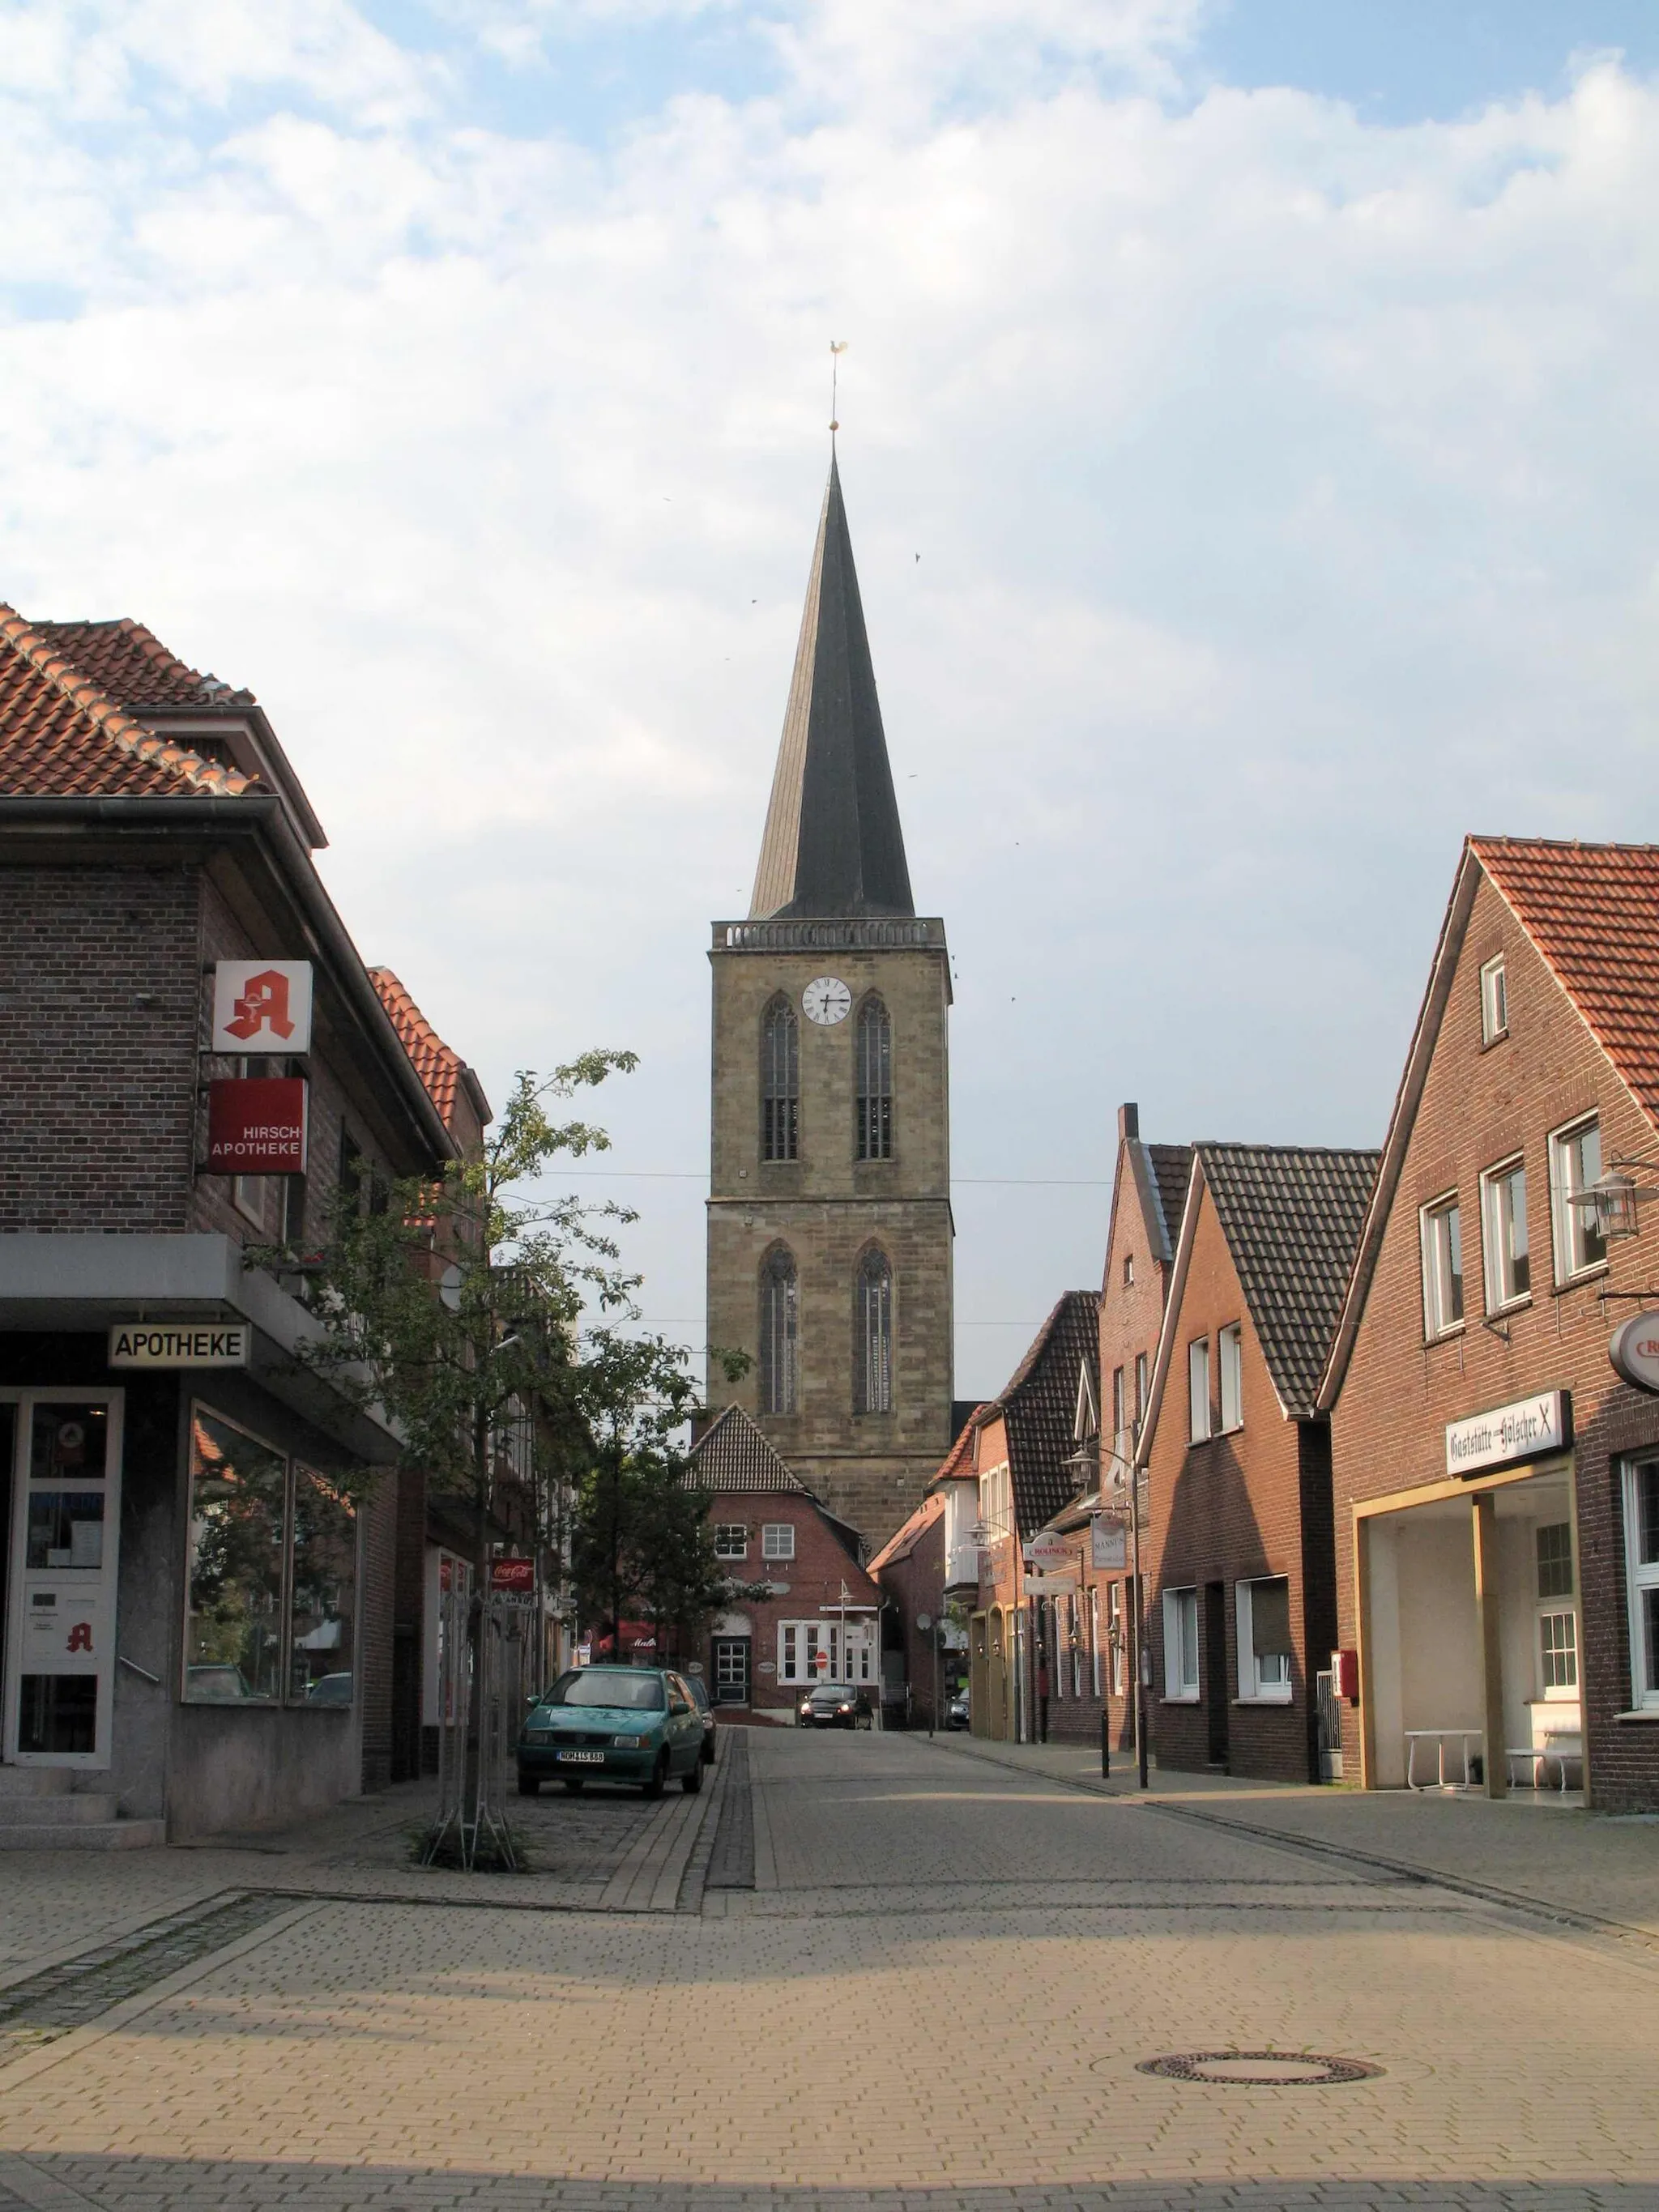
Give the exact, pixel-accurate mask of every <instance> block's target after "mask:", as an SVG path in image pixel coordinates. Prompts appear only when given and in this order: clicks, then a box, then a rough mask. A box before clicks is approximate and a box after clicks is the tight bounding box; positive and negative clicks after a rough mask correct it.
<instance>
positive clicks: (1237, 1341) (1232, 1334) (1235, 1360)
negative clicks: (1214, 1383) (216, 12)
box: [1216, 1321, 1244, 1436]
mask: <svg viewBox="0 0 1659 2212" xmlns="http://www.w3.org/2000/svg"><path fill="white" fill-rule="evenodd" d="M1216 1349H1217V1352H1218V1356H1219V1364H1220V1368H1221V1433H1222V1434H1223V1436H1225V1435H1226V1434H1227V1433H1228V1432H1229V1431H1231V1430H1233V1429H1242V1428H1243V1425H1244V1324H1243V1322H1242V1321H1235V1322H1229V1323H1228V1325H1227V1327H1226V1328H1224V1329H1223V1330H1222V1332H1221V1334H1220V1335H1219V1336H1218V1338H1217V1340H1216Z"/></svg>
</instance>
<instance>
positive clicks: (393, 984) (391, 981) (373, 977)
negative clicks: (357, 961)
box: [368, 968, 490, 1129]
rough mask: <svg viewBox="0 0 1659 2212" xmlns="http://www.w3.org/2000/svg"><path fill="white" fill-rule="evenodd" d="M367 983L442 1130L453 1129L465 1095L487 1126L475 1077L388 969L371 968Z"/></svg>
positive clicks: (485, 1103) (484, 1100)
mask: <svg viewBox="0 0 1659 2212" xmlns="http://www.w3.org/2000/svg"><path fill="white" fill-rule="evenodd" d="M368 980H369V981H370V982H371V983H373V984H374V988H375V990H376V991H377V992H378V993H379V994H380V1004H381V1005H382V1006H384V1007H385V1008H386V1012H387V1013H388V1014H390V1015H391V1017H392V1028H393V1029H395V1030H397V1032H398V1036H399V1037H400V1038H401V1040H402V1042H403V1048H404V1051H405V1052H406V1053H407V1054H409V1056H410V1060H412V1061H413V1062H414V1064H415V1073H416V1074H417V1075H418V1076H419V1077H420V1079H421V1081H422V1084H423V1085H425V1087H426V1093H427V1096H428V1098H430V1099H431V1101H432V1103H433V1104H434V1105H435V1107H436V1108H437V1109H438V1111H439V1112H440V1113H441V1115H443V1117H444V1127H446V1128H447V1129H453V1127H454V1126H455V1109H456V1106H457V1105H458V1103H459V1100H460V1097H461V1094H462V1092H463V1091H466V1092H467V1093H468V1094H469V1097H470V1102H471V1106H472V1109H473V1111H474V1112H475V1113H477V1115H478V1119H479V1120H480V1121H486V1122H487V1121H489V1118H490V1114H489V1100H488V1098H486V1097H485V1096H484V1094H483V1086H482V1085H480V1083H479V1081H478V1079H477V1076H476V1075H475V1074H474V1073H473V1072H472V1070H471V1068H470V1067H469V1066H467V1064H466V1062H465V1060H463V1059H462V1058H461V1056H460V1054H459V1053H458V1052H455V1051H453V1050H452V1049H451V1048H450V1047H449V1046H448V1045H447V1044H446V1043H445V1042H444V1041H443V1039H442V1038H441V1036H439V1035H438V1032H437V1030H435V1029H434V1028H433V1026H432V1024H431V1023H430V1022H429V1021H428V1019H427V1018H426V1016H425V1015H424V1014H423V1013H422V1012H421V1010H420V1008H419V1007H418V1006H416V1003H415V1001H414V1000H413V999H411V998H410V995H409V993H408V992H407V991H406V990H405V989H404V987H403V985H402V984H401V983H400V982H399V981H398V978H397V977H396V976H395V975H393V974H392V970H391V969H389V968H371V969H369V971H368Z"/></svg>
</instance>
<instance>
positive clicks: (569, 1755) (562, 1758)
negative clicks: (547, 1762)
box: [558, 1751, 605, 1766]
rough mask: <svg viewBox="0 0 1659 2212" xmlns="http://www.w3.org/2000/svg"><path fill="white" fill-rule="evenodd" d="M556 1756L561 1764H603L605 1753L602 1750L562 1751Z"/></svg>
mask: <svg viewBox="0 0 1659 2212" xmlns="http://www.w3.org/2000/svg"><path fill="white" fill-rule="evenodd" d="M558 1758H559V1764H560V1765H562V1766H603V1765H605V1753H603V1752H602V1751H562V1752H560V1753H559V1754H558Z"/></svg>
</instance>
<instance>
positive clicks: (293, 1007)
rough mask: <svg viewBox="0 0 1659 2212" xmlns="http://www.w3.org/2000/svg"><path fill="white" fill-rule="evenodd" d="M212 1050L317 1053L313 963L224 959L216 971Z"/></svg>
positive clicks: (217, 964) (214, 972)
mask: <svg viewBox="0 0 1659 2212" xmlns="http://www.w3.org/2000/svg"><path fill="white" fill-rule="evenodd" d="M208 1049H209V1051H210V1052H234V1053H255V1054H267V1053H290V1052H295V1053H297V1052H309V1051H310V1050H311V963H310V961H308V960H221V961H218V962H216V963H215V966H214V970H213V1042H212V1043H211V1044H210V1046H209V1047H208Z"/></svg>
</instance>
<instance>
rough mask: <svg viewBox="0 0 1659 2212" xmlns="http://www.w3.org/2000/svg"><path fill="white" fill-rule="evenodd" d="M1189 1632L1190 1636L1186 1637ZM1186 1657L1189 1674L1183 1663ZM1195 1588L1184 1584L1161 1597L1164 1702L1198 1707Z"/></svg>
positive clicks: (1196, 1604) (1196, 1603)
mask: <svg viewBox="0 0 1659 2212" xmlns="http://www.w3.org/2000/svg"><path fill="white" fill-rule="evenodd" d="M1188 1631H1190V1634H1188ZM1188 1656H1190V1657H1191V1660H1192V1673H1191V1674H1190V1675H1189V1674H1188V1673H1187V1670H1186V1667H1185V1664H1184V1662H1185V1661H1186V1660H1187V1658H1188ZM1198 1674H1199V1669H1198V1585H1197V1584H1196V1583H1188V1584H1186V1585H1185V1587H1184V1588H1182V1589H1166V1590H1165V1591H1164V1704H1165V1705H1196V1704H1197V1703H1198Z"/></svg>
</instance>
